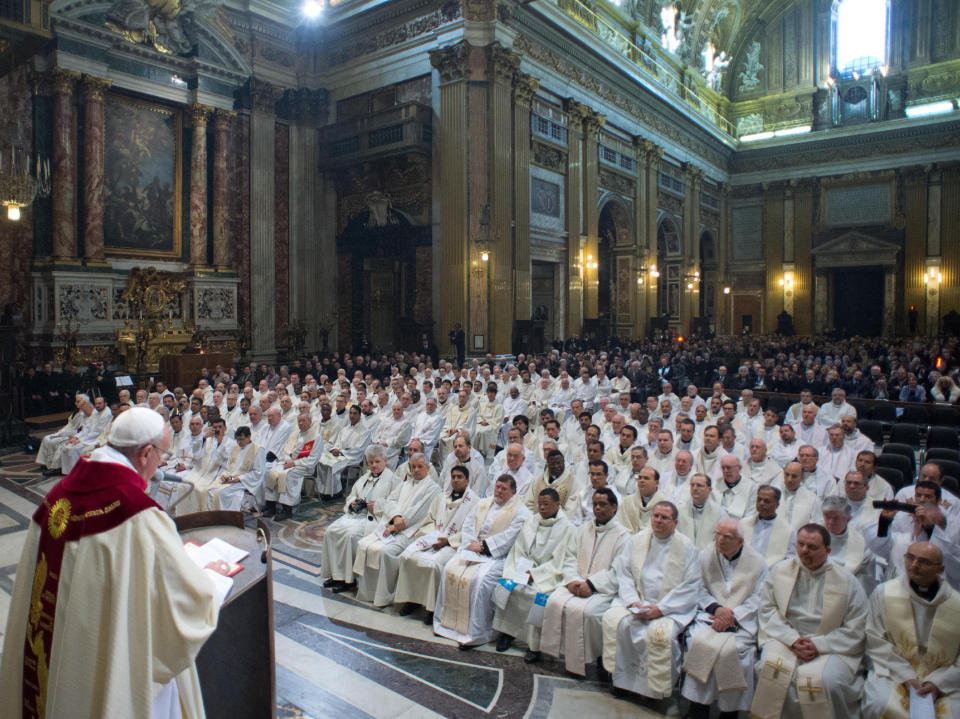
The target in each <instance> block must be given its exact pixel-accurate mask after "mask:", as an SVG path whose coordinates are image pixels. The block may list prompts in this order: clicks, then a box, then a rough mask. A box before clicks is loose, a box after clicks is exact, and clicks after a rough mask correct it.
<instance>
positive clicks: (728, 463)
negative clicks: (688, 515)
mask: <svg viewBox="0 0 960 719" xmlns="http://www.w3.org/2000/svg"><path fill="white" fill-rule="evenodd" d="M720 474H721V477H720V480H719V481H717V482H715V483H714V485H713V491H714V493H715V494H716V495H717V500H718V501H719V502H720V506H721V507H723V508H724V509H725V510H726V511H727V514H729V515H730V516H731V517H733V518H735V519H743V518H744V517H746V516H747V515H748V514H753V512H754V511H755V506H756V501H757V485H756V484H755V483H754V482H751V481H750V480H749V479H746V478H745V477H744V476H743V475H742V474H741V473H740V460H739V459H738V458H737V457H736V456H734V455H732V454H728V455H727V456H725V457H724V458H723V459H721V460H720Z"/></svg>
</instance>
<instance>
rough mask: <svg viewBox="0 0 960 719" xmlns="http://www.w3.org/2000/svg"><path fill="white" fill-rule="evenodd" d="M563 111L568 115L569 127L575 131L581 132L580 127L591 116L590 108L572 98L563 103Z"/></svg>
mask: <svg viewBox="0 0 960 719" xmlns="http://www.w3.org/2000/svg"><path fill="white" fill-rule="evenodd" d="M563 109H564V110H565V111H566V113H567V119H568V123H567V124H568V125H569V126H570V127H572V128H573V129H576V130H579V129H580V125H581V124H582V123H583V121H584V120H585V119H586V118H587V116H588V115H589V114H590V108H589V107H587V106H586V105H584V104H583V103H582V102H577V101H576V100H574V99H573V98H572V97H568V98H567V99H566V100H564V101H563Z"/></svg>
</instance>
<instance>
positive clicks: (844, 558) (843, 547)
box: [820, 495, 877, 596]
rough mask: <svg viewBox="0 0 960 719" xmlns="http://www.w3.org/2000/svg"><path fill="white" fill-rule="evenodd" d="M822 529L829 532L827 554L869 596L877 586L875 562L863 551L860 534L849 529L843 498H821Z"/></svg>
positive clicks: (848, 516)
mask: <svg viewBox="0 0 960 719" xmlns="http://www.w3.org/2000/svg"><path fill="white" fill-rule="evenodd" d="M820 511H821V513H822V515H823V526H824V527H826V528H827V531H828V532H830V554H831V556H832V557H833V561H834V562H837V563H839V564H842V565H843V566H844V567H845V568H846V569H847V571H849V572H850V573H851V574H852V575H853V576H855V577H856V578H857V579H859V580H860V584H862V585H863V591H864V593H865V594H866V595H867V596H870V594H871V592H873V590H874V588H875V587H876V586H877V558H876V556H875V555H874V553H873V552H871V551H870V549H869V548H868V547H867V543H866V540H865V539H864V537H863V532H861V531H859V530H858V529H855V528H853V527H851V526H850V515H851V511H850V503H849V502H848V501H847V499H846V497H842V496H836V495H835V496H832V497H824V499H823V503H822V504H821V506H820Z"/></svg>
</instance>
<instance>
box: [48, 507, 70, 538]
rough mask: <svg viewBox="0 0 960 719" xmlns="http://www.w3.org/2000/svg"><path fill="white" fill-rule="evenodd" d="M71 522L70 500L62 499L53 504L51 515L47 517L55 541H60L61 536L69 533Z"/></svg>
mask: <svg viewBox="0 0 960 719" xmlns="http://www.w3.org/2000/svg"><path fill="white" fill-rule="evenodd" d="M69 522H70V500H68V499H67V498H66V497H61V498H60V499H58V500H57V501H56V502H54V503H53V507H51V508H50V515H49V516H48V517H47V528H48V529H49V530H50V536H51V537H53V538H54V539H60V537H61V535H62V534H63V533H64V532H66V531H67V524H68V523H69Z"/></svg>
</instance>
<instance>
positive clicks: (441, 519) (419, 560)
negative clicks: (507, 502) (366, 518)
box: [394, 465, 480, 625]
mask: <svg viewBox="0 0 960 719" xmlns="http://www.w3.org/2000/svg"><path fill="white" fill-rule="evenodd" d="M449 476H450V481H449V483H448V484H447V486H446V488H445V489H444V490H443V491H442V493H440V494H438V495H436V496H435V497H434V498H433V502H432V503H431V505H430V512H429V514H427V521H426V522H424V524H423V525H422V526H421V527H420V529H419V530H417V533H416V535H415V537H414V540H413V541H412V542H411V543H410V544H409V545H408V546H407V548H406V549H404V550H403V553H402V554H401V555H400V574H399V576H398V578H397V591H396V594H395V595H394V601H395V602H396V603H397V604H400V603H403V605H404V606H403V607H401V609H400V614H401V615H403V616H406V615H408V614H411V613H413V612H414V611H415V610H416V608H417V606H422V607H423V608H424V609H425V610H426V613H427V614H426V618H425V619H424V623H425V624H430V625H432V624H433V610H434V608H435V607H436V604H437V590H438V589H439V587H440V579H441V577H442V576H443V568H444V567H445V566H446V564H447V562H449V561H450V559H451V558H452V557H453V555H454V554H456V552H457V550H458V549H459V548H460V536H461V533H462V531H463V525H464V523H465V522H466V521H467V517H468V516H469V515H470V513H471V512H472V511H473V510H474V508H475V507H476V506H477V503H478V502H479V501H480V497H479V496H478V495H477V494H476V492H474V491H473V490H472V489H471V488H470V469H469V468H468V467H465V466H464V465H455V466H454V467H452V468H451V469H450V472H449Z"/></svg>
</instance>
